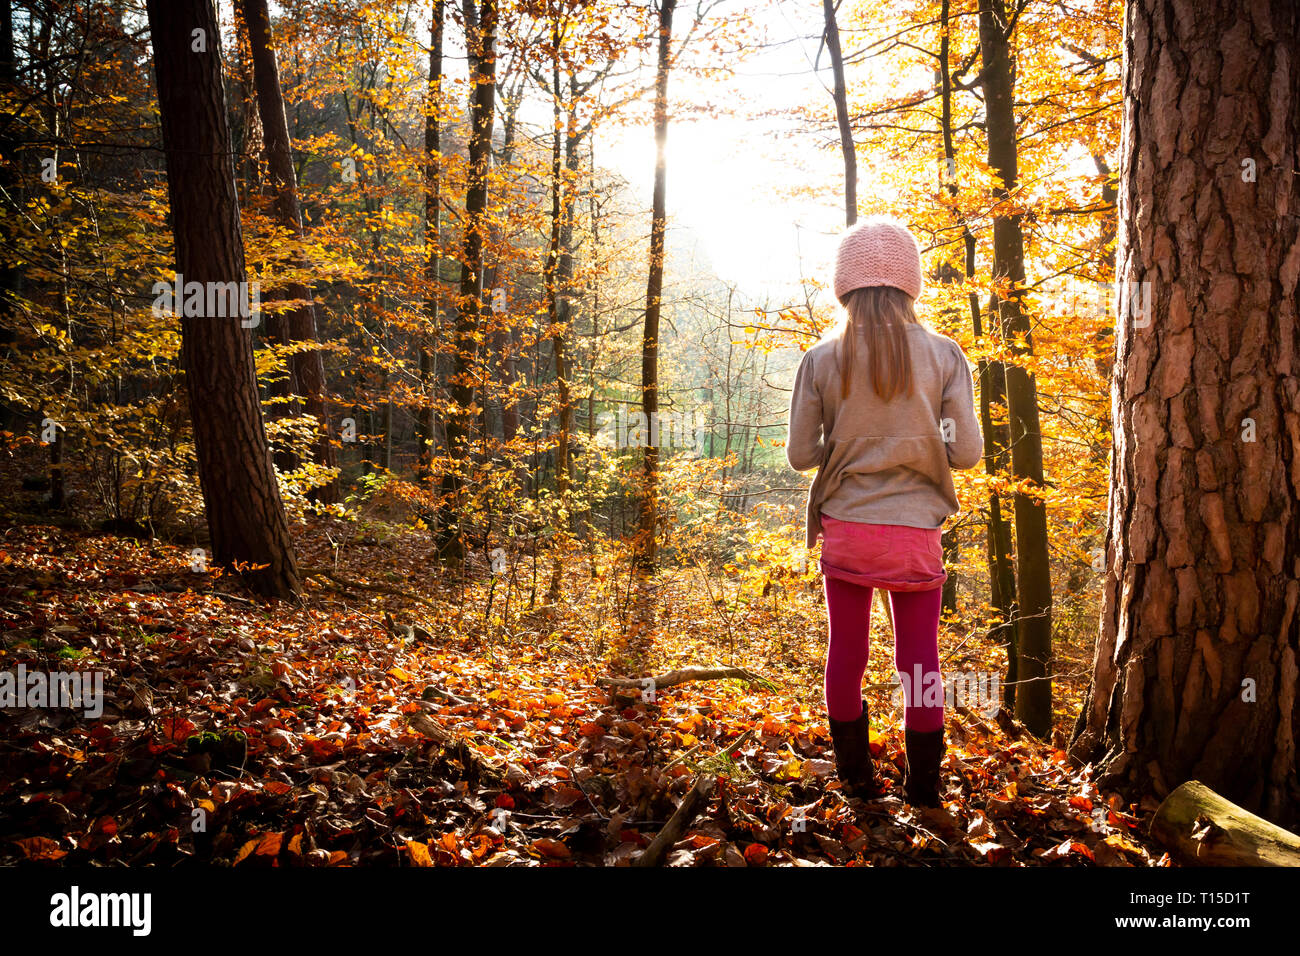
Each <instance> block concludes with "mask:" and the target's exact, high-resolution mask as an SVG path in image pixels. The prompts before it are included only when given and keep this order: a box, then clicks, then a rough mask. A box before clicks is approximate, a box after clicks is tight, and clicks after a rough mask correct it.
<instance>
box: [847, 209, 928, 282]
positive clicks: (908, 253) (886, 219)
mask: <svg viewBox="0 0 1300 956" xmlns="http://www.w3.org/2000/svg"><path fill="white" fill-rule="evenodd" d="M871 285H891V286H893V287H894V288H896V289H902V290H903V291H904V292H906V293H907V294H908V295H910V296H911V297H912V298H913V299H916V298H919V297H920V295H921V250H920V247H919V246H917V244H916V239H915V237H913V235H912V234H911V232H909V231H908V229H907V227H906V226H905V225H903V224H902V223H901V222H899V221H898V220H897V219H895V218H894V217H892V216H868V217H867V218H865V219H863V220H861V221H859V222H858V223H857V225H855V226H853V227H852V228H851V229H849V230H847V231H846V232H845V233H844V235H843V236H842V237H841V238H840V248H839V252H837V253H836V255H835V298H837V299H842V298H843V297H844V296H845V295H846V294H847V293H849V292H852V291H853V290H854V289H860V288H862V287H863V286H871Z"/></svg>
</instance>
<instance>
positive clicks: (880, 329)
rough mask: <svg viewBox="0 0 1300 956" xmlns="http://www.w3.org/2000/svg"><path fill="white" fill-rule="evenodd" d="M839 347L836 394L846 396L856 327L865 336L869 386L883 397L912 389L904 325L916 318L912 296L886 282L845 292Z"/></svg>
mask: <svg viewBox="0 0 1300 956" xmlns="http://www.w3.org/2000/svg"><path fill="white" fill-rule="evenodd" d="M840 304H842V305H843V306H844V312H845V318H844V328H843V330H842V332H841V349H840V397H841V399H845V398H848V397H849V391H850V389H851V388H852V385H853V381H852V379H853V365H854V356H855V353H856V339H857V337H858V333H859V331H860V332H861V333H862V334H863V335H864V337H865V338H866V340H867V362H868V363H869V368H870V371H871V387H872V390H873V391H875V393H876V395H877V396H879V397H880V398H881V399H882V400H883V401H886V402H888V401H892V400H893V399H894V398H896V397H898V396H899V395H904V394H910V393H911V391H912V353H911V350H910V349H909V347H908V344H907V331H908V327H909V326H911V325H915V324H916V322H917V318H916V311H915V310H914V309H913V307H912V297H911V296H909V295H908V294H907V293H906V292H904V291H902V290H901V289H895V288H894V287H893V286H889V285H874V286H863V287H862V288H858V289H853V290H851V291H849V292H846V293H845V294H844V296H843V297H842V298H841V299H840Z"/></svg>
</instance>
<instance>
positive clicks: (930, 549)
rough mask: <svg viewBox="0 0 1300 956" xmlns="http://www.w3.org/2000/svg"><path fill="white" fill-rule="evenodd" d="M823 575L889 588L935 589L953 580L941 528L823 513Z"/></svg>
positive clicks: (884, 588) (852, 582)
mask: <svg viewBox="0 0 1300 956" xmlns="http://www.w3.org/2000/svg"><path fill="white" fill-rule="evenodd" d="M821 520H822V560H821V568H822V574H824V575H826V576H827V577H831V578H839V579H840V580H841V581H848V582H849V583H851V584H859V585H862V586H864V587H873V588H881V589H883V590H885V591H929V590H932V589H934V588H937V587H939V586H940V585H942V584H943V582H944V581H946V580H948V572H947V571H945V570H944V569H943V545H942V543H941V542H940V536H941V535H942V534H943V529H941V528H912V527H909V526H907V525H901V524H866V523H864V522H861V521H840V520H839V519H837V518H832V517H830V516H829V515H822V516H821Z"/></svg>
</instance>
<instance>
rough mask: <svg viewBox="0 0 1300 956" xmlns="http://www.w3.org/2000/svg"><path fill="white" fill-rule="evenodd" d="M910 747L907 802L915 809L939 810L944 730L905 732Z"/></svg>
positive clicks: (904, 785) (905, 743) (908, 748)
mask: <svg viewBox="0 0 1300 956" xmlns="http://www.w3.org/2000/svg"><path fill="white" fill-rule="evenodd" d="M903 742H904V746H905V747H906V748H907V779H906V781H905V782H904V784H903V792H904V793H905V794H907V802H908V803H910V804H912V806H914V807H937V806H939V805H940V803H941V796H940V793H939V762H940V761H941V760H943V752H944V746H943V729H942V728H940V729H939V730H928V731H927V730H907V729H904V730H903Z"/></svg>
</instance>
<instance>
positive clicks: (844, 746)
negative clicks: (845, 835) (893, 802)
mask: <svg viewBox="0 0 1300 956" xmlns="http://www.w3.org/2000/svg"><path fill="white" fill-rule="evenodd" d="M830 725H831V745H832V746H833V747H834V748H835V770H836V772H837V773H838V774H839V777H840V782H841V783H843V784H844V792H845V794H846V795H847V796H850V797H854V798H856V799H859V800H875V799H876V798H878V797H880V796H882V795H883V793H884V791H883V790H881V788H880V785H879V784H877V783H876V771H875V767H874V766H873V765H872V763H871V729H870V723H869V721H868V719H867V702H866V701H865V700H864V701H863V702H862V715H861V716H860V717H858V719H857V720H835V719H834V718H831V720H830Z"/></svg>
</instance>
